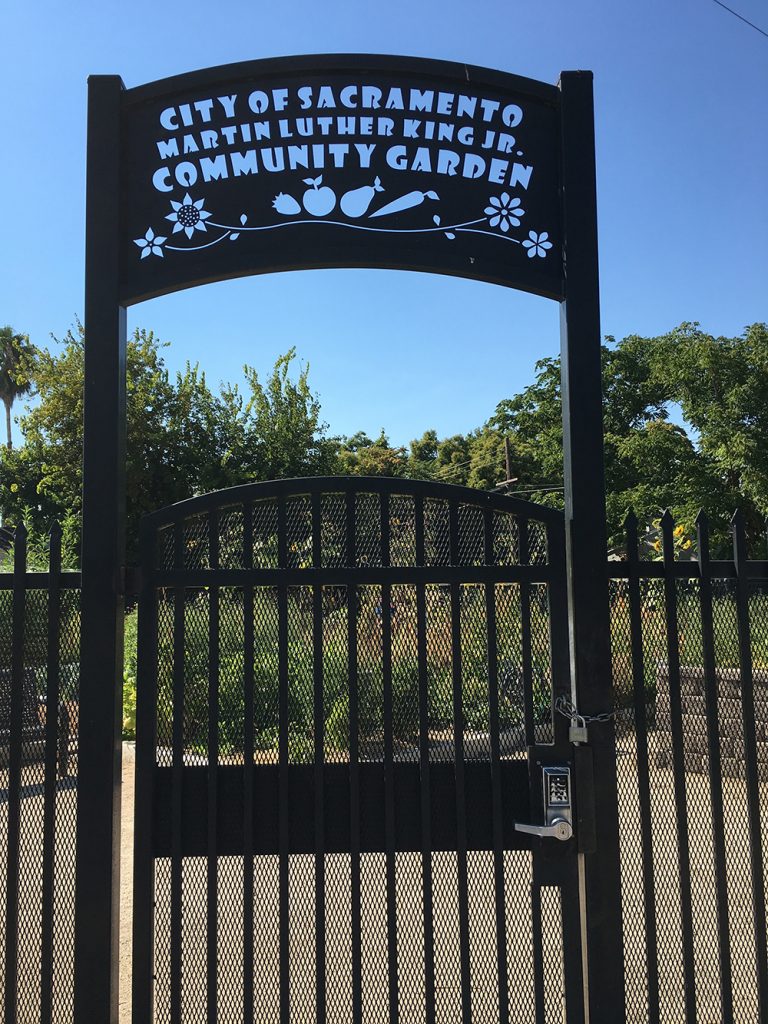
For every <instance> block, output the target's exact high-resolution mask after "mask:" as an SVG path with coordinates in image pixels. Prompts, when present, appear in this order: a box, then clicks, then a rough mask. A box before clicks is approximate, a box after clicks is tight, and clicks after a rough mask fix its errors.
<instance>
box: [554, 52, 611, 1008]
mask: <svg viewBox="0 0 768 1024" xmlns="http://www.w3.org/2000/svg"><path fill="white" fill-rule="evenodd" d="M559 88H560V92H561V98H562V99H561V105H562V106H561V126H562V127H561V132H562V136H561V143H562V150H561V152H562V157H561V159H562V168H561V184H562V194H561V203H562V218H563V248H564V257H565V280H566V298H565V300H564V301H563V302H562V303H561V304H560V314H561V315H560V339H561V374H562V377H561V382H562V383H561V393H562V403H563V447H564V473H565V525H566V548H567V571H568V602H569V625H570V634H571V666H572V676H573V679H574V685H575V702H576V704H577V706H578V708H579V711H580V712H581V713H582V714H585V715H594V714H599V713H601V712H603V711H607V710H609V709H610V708H611V707H612V686H611V650H610V620H609V611H608V573H607V564H606V563H607V536H606V522H605V476H604V469H603V415H602V373H601V353H600V300H599V288H598V259H597V206H596V194H595V193H596V188H595V145H594V112H593V103H592V73H591V72H589V71H572V72H563V74H562V75H561V77H560V82H559ZM589 738H590V743H589V749H590V750H591V752H592V757H593V761H594V779H595V785H594V801H595V825H596V838H597V843H596V849H595V850H594V851H592V852H589V853H580V854H579V877H580V888H581V890H582V898H581V904H582V905H581V915H582V933H583V936H584V939H585V942H584V947H585V957H586V964H585V971H584V979H585V1003H586V1005H587V1008H588V1016H587V1019H588V1020H589V1021H590V1024H609V1022H610V1024H622V1022H623V1021H624V1020H625V1008H624V960H623V943H622V921H621V888H620V876H619V841H618V793H617V784H616V747H615V737H614V727H613V722H612V721H609V722H605V723H598V722H595V723H593V724H592V725H591V726H590V733H589Z"/></svg>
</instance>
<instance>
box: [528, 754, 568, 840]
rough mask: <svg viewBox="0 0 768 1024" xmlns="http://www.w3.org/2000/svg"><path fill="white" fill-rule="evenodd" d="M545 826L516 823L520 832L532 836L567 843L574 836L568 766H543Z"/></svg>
mask: <svg viewBox="0 0 768 1024" xmlns="http://www.w3.org/2000/svg"><path fill="white" fill-rule="evenodd" d="M541 774H542V786H543V790H544V792H543V797H544V824H543V825H524V824H521V823H519V822H515V828H516V829H517V831H518V832H525V833H527V834H528V835H532V836H541V837H544V838H551V839H559V840H560V841H561V842H565V841H566V840H567V839H570V838H571V836H572V835H573V810H572V805H571V769H570V768H569V767H568V766H567V765H542V768H541Z"/></svg>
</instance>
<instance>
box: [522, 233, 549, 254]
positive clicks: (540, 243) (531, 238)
mask: <svg viewBox="0 0 768 1024" xmlns="http://www.w3.org/2000/svg"><path fill="white" fill-rule="evenodd" d="M548 238H549V232H548V231H542V232H541V234H540V235H537V234H536V232H535V231H529V232H528V237H527V238H526V240H525V241H524V242H523V246H524V248H526V249H527V250H528V258H529V259H533V257H534V256H546V255H547V249H551V248H552V243H551V242H549V241H547V239H548Z"/></svg>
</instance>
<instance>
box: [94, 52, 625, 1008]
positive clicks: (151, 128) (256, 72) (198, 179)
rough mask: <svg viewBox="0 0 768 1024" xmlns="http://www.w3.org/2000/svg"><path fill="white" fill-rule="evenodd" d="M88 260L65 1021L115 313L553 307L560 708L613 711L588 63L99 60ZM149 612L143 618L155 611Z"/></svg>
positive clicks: (606, 788)
mask: <svg viewBox="0 0 768 1024" xmlns="http://www.w3.org/2000/svg"><path fill="white" fill-rule="evenodd" d="M85 256H86V258H85V271H86V272H85V282H86V286H85V387H84V414H83V419H84V429H83V532H82V595H81V609H82V612H81V662H80V738H79V749H78V765H79V773H78V838H77V864H76V892H75V982H74V1019H75V1021H76V1022H77V1024H87V1022H90V1021H93V1020H96V1021H111V1022H112V1021H116V1020H117V1014H118V1001H117V984H116V971H115V970H114V965H115V963H116V962H117V955H118V953H117V947H116V937H117V935H118V929H117V917H118V907H119V888H118V878H119V871H118V866H119V821H118V816H117V814H116V808H117V807H118V804H119V800H118V796H117V794H118V793H119V787H120V778H121V767H120V756H121V755H120V751H121V745H120V727H119V723H120V720H121V716H120V706H121V705H120V687H119V685H118V683H117V681H118V680H121V679H122V676H123V652H122V637H123V581H124V579H125V529H124V516H125V493H126V484H125V459H126V416H125V410H126V348H127V338H126V309H125V307H126V306H128V305H131V304H134V303H138V302H141V301H143V300H145V299H149V298H152V297H153V296H157V295H163V294H166V293H168V292H173V291H176V290H179V289H182V288H189V287H194V286H195V285H200V284H204V283H207V282H212V281H219V280H226V279H228V278H234V277H240V276H246V275H250V274H257V273H268V272H270V271H283V270H300V269H310V268H320V267H382V268H391V269H398V270H421V271H427V272H433V273H441V274H448V275H454V276H461V277H469V278H475V279H478V280H482V281H488V282H491V283H494V284H500V285H505V286H507V287H511V288H517V289H519V290H523V291H528V292H532V293H535V294H539V295H542V296H545V297H547V298H550V299H554V300H556V301H558V302H559V303H560V312H561V317H560V323H561V351H562V364H561V365H562V396H563V427H564V431H563V468H564V480H565V488H564V494H565V513H566V514H565V523H566V544H567V552H568V592H569V593H568V611H569V633H570V647H571V651H570V653H571V662H572V665H573V667H574V670H575V680H576V684H575V685H576V689H575V690H574V700H575V702H576V703H577V705H578V706H579V708H580V709H581V710H582V711H583V713H584V714H587V715H595V714H598V713H599V712H601V711H602V710H604V708H605V707H608V706H610V703H611V700H612V693H611V672H610V628H609V619H608V603H607V576H606V573H605V571H604V569H605V548H606V530H605V487H604V471H603V438H602V413H601V372H600V317H599V289H598V258H597V221H596V201H595V157H594V113H593V99H592V75H591V73H590V72H581V71H572V72H563V73H562V75H561V77H560V81H559V84H558V86H552V85H547V84H544V83H541V82H535V81H531V80H529V79H525V78H518V77H515V76H512V75H508V74H504V73H502V72H496V71H489V70H486V69H483V68H476V67H473V66H468V65H464V64H448V63H442V62H439V61H433V60H420V59H415V58H401V57H379V56H357V55H345V56H322V57H317V56H312V57H295V58H281V59H275V60H266V61H256V62H252V63H245V64H236V65H230V66H227V67H221V68H212V69H210V70H207V71H200V72H195V73H194V74H189V75H183V76H180V77H177V78H169V79H165V80H162V81H159V82H154V83H151V84H149V85H145V86H141V87H139V88H135V89H129V90H126V89H125V88H124V86H123V83H122V81H121V80H120V78H119V77H118V76H115V75H97V76H93V77H91V78H90V79H89V99H88V152H87V201H86V247H85ZM139 628H140V630H146V629H149V632H150V633H151V631H152V629H151V622H147V623H140V627H139ZM142 636H145V634H144V632H142ZM150 639H151V638H150ZM145 640H146V637H145ZM109 679H111V680H114V681H115V685H114V686H111V687H110V686H105V685H104V682H105V680H109ZM596 731H597V733H598V735H597V738H595V737H594V736H593V737H592V742H591V743H590V748H589V751H588V755H589V757H590V758H591V765H592V767H590V769H589V771H590V772H591V773H592V776H593V777H594V780H595V785H594V787H592V796H591V797H590V800H591V801H592V803H591V804H590V806H593V807H594V837H593V838H594V842H592V841H590V845H591V848H586V849H585V851H584V852H585V856H584V862H583V865H582V867H583V878H582V879H581V881H583V892H584V898H583V902H582V905H581V908H580V915H581V928H582V931H583V934H584V935H585V937H586V943H585V946H584V949H585V950H586V954H585V955H586V964H585V967H586V975H585V977H586V979H587V984H586V985H585V1005H588V1006H589V1011H590V1012H589V1019H590V1020H592V1021H593V1022H594V1024H609V1022H610V1024H616V1022H618V1021H620V1020H623V1013H622V1011H621V1010H620V1007H623V1000H624V992H623V973H622V968H621V965H622V925H621V900H620V877H619V847H618V824H617V810H616V808H617V799H616V763H615V750H614V746H613V734H612V732H611V731H610V727H609V726H605V727H600V729H597V730H596ZM144 798H146V794H143V795H141V794H139V795H138V796H137V803H138V802H140V800H141V799H144ZM580 870H581V868H580ZM144 881H146V880H144ZM142 884H143V883H142ZM134 921H136V918H134ZM136 977H137V974H136V972H134V981H135V979H136ZM574 1019H576V1018H574Z"/></svg>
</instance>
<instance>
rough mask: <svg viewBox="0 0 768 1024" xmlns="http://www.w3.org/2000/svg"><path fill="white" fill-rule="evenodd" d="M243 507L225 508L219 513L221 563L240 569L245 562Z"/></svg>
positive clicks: (229, 567) (223, 566)
mask: <svg viewBox="0 0 768 1024" xmlns="http://www.w3.org/2000/svg"><path fill="white" fill-rule="evenodd" d="M243 540H244V536H243V509H242V506H236V507H234V508H225V509H223V510H222V511H221V512H220V513H219V565H220V566H221V567H222V569H239V568H240V567H241V566H242V564H243Z"/></svg>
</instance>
